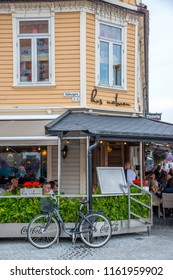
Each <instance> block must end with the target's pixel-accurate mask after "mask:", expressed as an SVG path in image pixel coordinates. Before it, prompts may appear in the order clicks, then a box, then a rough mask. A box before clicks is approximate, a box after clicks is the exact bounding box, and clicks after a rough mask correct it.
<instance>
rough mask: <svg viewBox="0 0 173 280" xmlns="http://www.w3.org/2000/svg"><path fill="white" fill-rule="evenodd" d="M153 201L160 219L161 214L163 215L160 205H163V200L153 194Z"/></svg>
mask: <svg viewBox="0 0 173 280" xmlns="http://www.w3.org/2000/svg"><path fill="white" fill-rule="evenodd" d="M152 201H153V206H156V207H157V216H158V218H160V213H161V210H160V205H161V203H162V202H161V199H160V198H159V197H158V196H157V195H156V194H155V193H152Z"/></svg>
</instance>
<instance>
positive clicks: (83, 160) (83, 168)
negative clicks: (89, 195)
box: [79, 141, 87, 194]
mask: <svg viewBox="0 0 173 280" xmlns="http://www.w3.org/2000/svg"><path fill="white" fill-rule="evenodd" d="M79 151H80V191H79V192H80V194H83V193H86V191H87V190H86V158H87V155H86V148H85V146H84V145H83V144H82V143H81V141H80V150H79Z"/></svg>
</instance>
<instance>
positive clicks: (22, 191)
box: [20, 188, 42, 196]
mask: <svg viewBox="0 0 173 280" xmlns="http://www.w3.org/2000/svg"><path fill="white" fill-rule="evenodd" d="M20 195H24V196H27V195H28V196H31V195H33V196H40V195H42V188H31V189H28V188H23V189H22V188H21V189H20Z"/></svg>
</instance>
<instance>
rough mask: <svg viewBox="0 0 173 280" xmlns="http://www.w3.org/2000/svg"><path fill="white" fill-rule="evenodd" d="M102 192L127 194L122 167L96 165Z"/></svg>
mask: <svg viewBox="0 0 173 280" xmlns="http://www.w3.org/2000/svg"><path fill="white" fill-rule="evenodd" d="M96 169H97V176H98V179H99V184H100V188H101V192H102V194H110V193H114V194H127V193H128V187H127V183H126V178H125V174H124V169H123V167H97V168H96Z"/></svg>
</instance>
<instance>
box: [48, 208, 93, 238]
mask: <svg viewBox="0 0 173 280" xmlns="http://www.w3.org/2000/svg"><path fill="white" fill-rule="evenodd" d="M82 207H83V205H81V206H80V210H79V212H78V216H77V220H76V222H75V225H74V227H71V228H67V227H65V223H64V221H63V219H62V216H61V214H60V213H59V208H58V207H57V206H56V205H54V209H53V212H52V213H51V214H49V217H50V218H49V221H48V223H47V225H46V228H45V230H46V229H47V228H48V226H49V225H50V222H51V219H52V217H53V216H54V218H55V219H56V220H57V221H58V222H59V223H60V224H61V227H62V230H63V231H64V232H65V233H66V234H68V235H69V236H72V235H73V234H75V235H76V234H80V231H79V224H80V221H81V220H82V219H85V220H86V221H87V222H88V223H89V224H90V225H91V226H92V224H91V222H90V220H88V219H87V217H86V215H84V214H83V213H82V212H81V209H82Z"/></svg>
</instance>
